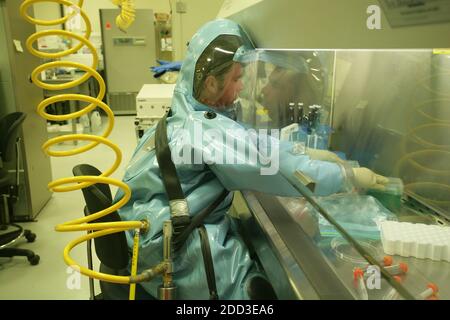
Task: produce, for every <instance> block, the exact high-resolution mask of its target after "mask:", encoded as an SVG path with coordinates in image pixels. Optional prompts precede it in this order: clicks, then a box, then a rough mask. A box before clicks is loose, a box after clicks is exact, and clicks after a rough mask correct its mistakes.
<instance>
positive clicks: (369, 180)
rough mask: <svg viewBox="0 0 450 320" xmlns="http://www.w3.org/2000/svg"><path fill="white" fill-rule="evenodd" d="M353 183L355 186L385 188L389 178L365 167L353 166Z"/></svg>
mask: <svg viewBox="0 0 450 320" xmlns="http://www.w3.org/2000/svg"><path fill="white" fill-rule="evenodd" d="M353 174H354V178H353V183H354V185H355V187H356V188H361V189H375V190H385V189H386V187H385V185H386V184H387V183H388V182H389V179H388V178H386V177H383V176H380V175H379V174H376V173H375V172H373V171H372V170H370V169H367V168H353Z"/></svg>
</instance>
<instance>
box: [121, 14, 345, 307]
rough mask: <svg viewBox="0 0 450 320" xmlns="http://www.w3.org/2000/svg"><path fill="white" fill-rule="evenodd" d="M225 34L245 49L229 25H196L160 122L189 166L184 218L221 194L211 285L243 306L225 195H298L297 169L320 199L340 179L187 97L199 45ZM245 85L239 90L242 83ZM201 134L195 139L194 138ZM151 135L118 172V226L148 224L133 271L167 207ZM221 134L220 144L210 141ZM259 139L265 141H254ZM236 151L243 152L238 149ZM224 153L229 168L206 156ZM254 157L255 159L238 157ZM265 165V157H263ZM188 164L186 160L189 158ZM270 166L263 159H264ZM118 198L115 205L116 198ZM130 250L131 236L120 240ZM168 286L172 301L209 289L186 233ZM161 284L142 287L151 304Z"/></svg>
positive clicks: (156, 252) (155, 237)
mask: <svg viewBox="0 0 450 320" xmlns="http://www.w3.org/2000/svg"><path fill="white" fill-rule="evenodd" d="M223 34H227V35H235V36H238V37H240V38H241V40H242V43H244V46H246V47H247V48H251V42H250V40H249V39H248V38H247V35H246V34H245V32H244V31H243V29H242V28H241V27H240V26H239V25H237V24H236V23H234V22H232V21H229V20H224V19H220V20H215V21H212V22H209V23H207V24H206V25H205V26H203V27H202V28H201V29H200V30H199V31H198V32H197V33H196V34H195V35H194V37H193V38H192V40H191V41H190V43H189V47H188V51H187V55H186V58H185V59H184V61H183V65H182V69H181V72H180V76H179V78H178V82H177V85H176V87H175V91H174V95H173V100H172V106H171V116H170V117H168V118H167V135H168V140H169V147H170V149H171V151H172V158H174V157H178V158H182V156H183V154H184V155H186V154H190V155H191V156H193V157H194V158H196V160H197V161H195V160H194V161H191V162H190V163H189V161H186V163H180V161H178V160H179V159H178V160H177V161H175V160H174V163H175V164H176V170H177V173H178V176H179V179H180V183H181V187H182V190H183V192H184V194H185V196H186V199H187V203H188V206H189V213H190V215H191V217H193V216H195V215H196V214H198V213H199V212H200V211H201V210H202V209H204V208H206V207H207V206H209V205H210V204H211V203H212V202H213V201H214V200H215V199H216V198H217V197H218V196H219V195H220V194H221V193H222V192H223V191H224V189H226V190H229V191H230V193H229V195H228V196H227V197H226V198H225V200H224V201H223V202H222V203H221V204H220V205H219V206H218V207H217V208H216V209H215V210H214V211H213V212H212V213H211V214H210V215H209V216H208V217H207V218H206V219H205V221H204V224H205V227H206V230H207V233H208V238H209V242H210V247H211V252H212V258H213V262H214V269H215V278H216V279H215V280H216V285H217V290H218V296H219V298H220V299H248V298H249V297H248V294H247V288H246V285H247V283H248V280H249V279H250V278H251V277H252V276H254V275H255V274H257V273H258V272H259V271H258V269H257V267H256V266H255V262H254V261H252V259H251V258H250V255H249V252H248V249H247V248H246V246H245V244H244V242H243V240H242V239H241V238H240V236H239V234H238V233H237V232H236V228H235V225H234V223H233V220H232V219H231V218H230V217H229V216H228V215H227V212H228V210H229V209H230V206H231V202H232V196H233V193H232V192H231V191H233V190H253V191H258V192H264V193H269V194H274V195H280V196H290V197H295V196H299V193H298V192H297V191H296V190H295V189H294V187H292V185H291V183H290V182H289V179H287V178H286V177H292V176H293V173H294V172H295V171H296V170H300V171H302V172H304V173H305V174H307V175H308V176H309V177H311V178H312V179H314V180H315V181H316V184H317V186H316V192H315V193H316V194H317V195H328V194H332V193H335V192H338V191H340V190H342V189H343V188H344V183H345V181H344V180H345V173H344V172H343V170H342V167H340V166H339V165H338V164H335V163H331V162H323V161H313V160H311V159H310V158H309V157H308V156H307V155H305V154H295V153H293V152H291V151H292V150H291V149H292V145H290V144H289V143H286V144H277V141H274V139H273V138H271V137H269V138H267V139H261V138H260V137H258V136H256V135H254V134H252V133H249V132H248V130H246V129H244V127H243V126H241V125H240V124H239V123H237V122H236V121H234V120H233V119H231V118H230V117H229V114H228V113H227V112H226V111H225V112H218V111H217V110H215V109H214V108H213V107H210V106H207V105H204V104H202V103H200V102H199V101H197V100H196V99H195V98H194V96H193V81H194V74H195V70H194V69H195V67H196V62H197V59H198V58H199V56H200V55H201V54H202V52H203V51H204V50H205V48H207V46H208V45H209V44H210V43H211V42H212V41H213V40H214V39H215V38H217V37H218V36H220V35H223ZM244 85H245V84H244ZM198 128H201V129H202V135H201V136H200V138H199V136H196V139H192V137H194V136H195V133H196V132H195V131H196V130H197V131H198V130H199V129H198ZM155 129H156V128H151V129H149V130H148V131H147V132H146V133H145V134H144V136H143V137H142V138H141V140H140V141H139V143H138V146H137V148H136V150H135V152H134V154H133V157H132V159H131V161H130V164H129V165H128V167H127V169H126V173H125V176H124V179H123V181H124V182H125V183H127V184H128V185H129V186H130V188H131V191H132V196H131V199H130V201H129V202H128V203H127V204H126V205H125V206H124V207H122V208H121V209H120V210H119V215H120V216H121V218H122V219H123V220H144V219H147V220H149V221H150V223H151V228H150V230H149V231H148V232H147V233H145V234H142V235H141V239H140V242H139V246H140V249H139V262H138V272H142V271H143V270H145V269H148V268H150V267H152V266H155V265H156V264H158V263H159V262H161V261H162V259H163V247H162V244H163V237H162V226H163V223H164V221H166V220H169V219H170V210H169V203H168V198H167V194H166V190H165V188H164V184H163V181H162V178H161V174H160V170H159V167H158V163H157V160H156V155H155V149H154V148H153V147H152V146H151V143H149V142H150V141H151V139H152V137H153V136H154V134H155ZM217 135H222V137H224V138H223V139H219V138H217ZM228 138H229V139H234V140H235V141H238V142H239V143H241V147H239V148H230V146H229V145H227V144H225V142H224V141H226V139H228ZM262 140H265V141H262ZM269 142H270V143H272V142H274V144H273V146H274V147H278V148H279V156H278V157H277V159H276V160H278V161H279V164H278V166H277V168H278V169H279V170H276V172H270V174H263V170H262V169H263V168H264V166H267V161H266V162H264V161H260V159H264V160H267V156H266V155H262V154H261V152H260V148H261V146H262V145H266V146H267V144H269ZM242 146H243V147H242ZM218 150H224V152H225V153H226V155H227V157H230V158H233V159H235V160H236V161H235V163H228V162H227V161H218V160H217V159H218V158H216V157H215V156H214V155H215V152H216V154H218V153H219V152H218ZM251 152H254V153H256V154H257V155H258V156H259V157H258V158H257V159H256V160H255V159H254V158H253V159H249V158H251V157H247V156H246V155H247V154H249V153H251ZM269 158H270V157H269ZM191 160H192V159H191ZM269 160H270V159H269ZM122 195H123V194H122V192H121V191H119V192H118V194H117V195H116V200H117V199H119V198H120V197H121V196H122ZM127 241H128V243H129V246H130V248H131V247H132V244H133V236H132V234H131V232H130V233H127ZM173 262H174V274H173V279H174V283H175V285H176V286H177V289H178V292H177V298H178V299H208V298H209V290H208V285H207V280H206V274H205V269H204V262H203V256H202V251H201V242H200V237H199V234H198V232H196V231H194V232H192V233H191V235H190V236H189V238H188V239H187V241H186V243H185V244H184V246H183V247H182V248H181V249H180V250H179V251H178V252H177V253H176V255H175V257H174V261H173ZM161 283H162V280H161V278H160V277H159V278H156V279H153V280H152V281H150V282H145V283H142V286H143V287H144V288H145V290H147V291H148V292H149V293H150V294H151V295H152V296H153V297H157V292H158V287H159V286H160V285H161Z"/></svg>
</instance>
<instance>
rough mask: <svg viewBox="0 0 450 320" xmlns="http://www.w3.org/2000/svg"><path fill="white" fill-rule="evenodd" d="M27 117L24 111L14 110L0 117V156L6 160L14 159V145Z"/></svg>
mask: <svg viewBox="0 0 450 320" xmlns="http://www.w3.org/2000/svg"><path fill="white" fill-rule="evenodd" d="M25 118H26V114H25V113H23V112H12V113H8V114H7V115H5V116H3V117H2V118H1V119H0V158H2V160H3V161H5V162H8V161H11V160H12V159H14V156H15V148H14V145H15V143H16V139H17V137H18V136H19V129H20V125H21V124H22V123H23V121H24V120H25Z"/></svg>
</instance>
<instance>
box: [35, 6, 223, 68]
mask: <svg viewBox="0 0 450 320" xmlns="http://www.w3.org/2000/svg"><path fill="white" fill-rule="evenodd" d="M134 2H135V5H136V8H139V9H152V10H153V12H162V13H170V11H172V34H173V47H174V54H173V59H174V60H182V59H183V57H184V55H185V53H186V43H187V42H188V41H189V40H190V39H191V38H192V36H193V35H194V33H195V32H196V31H197V30H198V28H200V27H201V26H202V25H203V24H204V23H206V22H207V21H209V20H212V19H214V18H215V17H216V16H217V15H218V13H219V10H220V8H221V6H222V3H223V2H224V0H207V1H206V0H184V1H175V0H171V1H169V0H135V1H134ZM177 2H181V5H179V4H178V5H177ZM83 8H84V10H85V11H86V13H87V15H88V16H89V18H90V20H91V23H92V32H93V36H99V35H100V32H101V27H100V18H99V9H108V8H116V6H115V5H114V4H113V3H112V2H111V1H110V0H87V1H85V2H84V4H83ZM35 14H36V17H37V18H41V19H51V18H55V17H59V15H60V7H59V4H54V3H47V2H46V3H42V4H37V5H36V6H35ZM36 28H37V30H42V29H47V28H48V27H42V26H37V27H36Z"/></svg>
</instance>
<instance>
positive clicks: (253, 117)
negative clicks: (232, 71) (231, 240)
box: [219, 0, 450, 299]
mask: <svg viewBox="0 0 450 320" xmlns="http://www.w3.org/2000/svg"><path fill="white" fill-rule="evenodd" d="M413 2H414V3H416V4H417V1H410V2H408V1H384V0H380V1H361V0H357V1H356V0H355V1H353V0H350V1H345V5H344V4H343V3H342V2H337V1H336V2H332V3H330V2H329V1H321V0H319V1H317V0H316V1H307V0H300V1H295V2H292V1H287V0H277V1H271V0H262V1H243V2H241V1H225V3H224V6H223V7H222V10H221V13H220V14H219V16H221V17H226V18H228V19H231V20H234V21H236V22H238V23H240V24H241V25H242V26H243V27H244V29H245V30H246V32H247V33H248V34H249V36H250V38H251V39H252V40H253V41H254V44H255V46H256V48H258V53H257V56H259V57H260V59H259V60H258V59H257V61H255V62H254V63H246V64H245V66H244V73H243V82H244V85H245V88H244V89H243V91H242V93H241V97H240V106H239V112H238V120H239V121H241V122H243V123H246V124H247V125H248V126H250V127H253V128H255V129H258V128H266V129H280V130H281V136H282V138H283V139H285V140H290V141H291V142H292V143H293V144H295V145H299V146H301V147H303V148H315V149H329V150H332V151H333V152H335V153H336V154H337V155H338V156H339V157H340V158H341V159H343V160H344V161H345V166H346V167H347V168H348V167H350V168H355V167H367V168H370V169H371V170H373V171H375V172H376V173H378V174H381V175H383V176H386V177H389V178H390V183H389V184H388V185H387V187H386V189H385V190H384V191H383V192H378V191H376V190H356V189H354V188H353V187H352V186H348V185H347V186H346V187H345V188H344V189H342V190H341V192H339V193H336V194H333V195H330V196H322V197H319V196H312V194H311V192H310V191H311V190H314V189H313V187H314V181H310V180H308V179H305V177H304V176H301V175H300V179H299V180H298V181H299V182H300V183H299V184H298V186H297V187H296V188H297V190H299V191H302V192H303V193H304V194H305V196H303V197H298V198H287V197H278V196H273V195H267V194H260V193H256V192H252V191H243V192H240V193H237V194H236V196H235V200H234V205H233V212H232V214H233V216H234V217H235V218H237V219H238V221H239V222H240V224H241V227H242V230H243V232H242V234H243V236H244V239H245V240H246V241H247V243H248V244H249V246H250V248H251V250H252V251H253V253H254V254H255V255H256V256H257V257H258V259H259V261H260V262H261V265H262V266H263V268H264V270H265V272H266V274H267V276H268V278H269V280H270V281H271V283H272V285H273V287H274V289H275V292H276V294H277V296H278V298H280V299H450V237H448V236H449V235H450V140H449V137H450V51H449V50H448V49H447V50H446V49H441V48H450V38H449V37H448V35H449V34H450V14H449V12H450V1H445V0H442V1H440V0H438V1H421V2H420V5H414V6H413V5H412V4H413ZM374 4H376V5H377V7H378V8H379V9H380V16H379V17H380V19H381V20H380V23H381V26H382V29H381V30H371V29H369V28H368V27H367V24H366V22H367V19H368V17H369V14H368V12H369V11H368V10H367V9H368V7H369V6H370V5H374ZM430 6H432V7H433V8H434V9H433V10H432V11H433V12H434V13H429V12H430V10H428V9H427V8H430ZM311 12H314V14H311ZM331 12H332V13H333V15H331ZM405 17H409V18H405ZM267 21H271V28H270V30H268V29H267V28H262V27H261V26H262V25H264V24H266V23H267ZM343 21H346V22H345V23H344V22H343ZM377 32H378V33H377ZM276 61H278V62H276ZM280 61H281V62H280ZM299 64H304V66H306V68H307V70H308V72H306V73H305V72H300V73H298V71H299V70H301V69H302V68H299ZM283 79H284V80H283ZM283 81H285V82H283ZM283 83H284V85H281V86H279V87H281V88H282V90H277V89H276V85H280V84H283ZM291 87H292V90H291V89H290V88H291ZM268 92H271V93H270V94H269V93H268ZM269 97H270V99H269ZM297 151H298V150H297ZM300 152H301V151H300ZM294 178H295V177H294ZM308 187H309V188H308ZM406 223H410V224H409V225H408V224H406ZM388 226H389V228H391V229H392V228H394V229H392V230H394V232H393V233H394V234H395V235H397V238H395V239H393V238H389V237H390V232H391V231H392V230H391V229H389V228H388ZM404 227H408V228H410V230H413V231H411V233H412V234H413V235H411V234H408V233H404V229H403V228H404ZM429 227H432V228H435V229H433V230H436V232H434V233H435V235H430V233H429V232H428V233H427V232H426V230H427V228H429ZM417 228H419V229H417ZM390 230H391V231H390ZM414 232H416V233H414ZM422 232H423V233H422ZM441 232H442V234H444V236H442V237H440V238H439V237H438V236H437V234H438V233H439V234H441ZM432 233H433V232H432ZM427 237H430V239H428V238H427ZM446 237H447V238H446ZM380 267H381V269H380ZM358 270H361V271H358ZM359 274H360V275H361V276H362V278H360V276H359ZM355 279H364V280H362V281H363V282H364V288H363V287H362V286H361V282H360V281H359V280H355Z"/></svg>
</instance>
